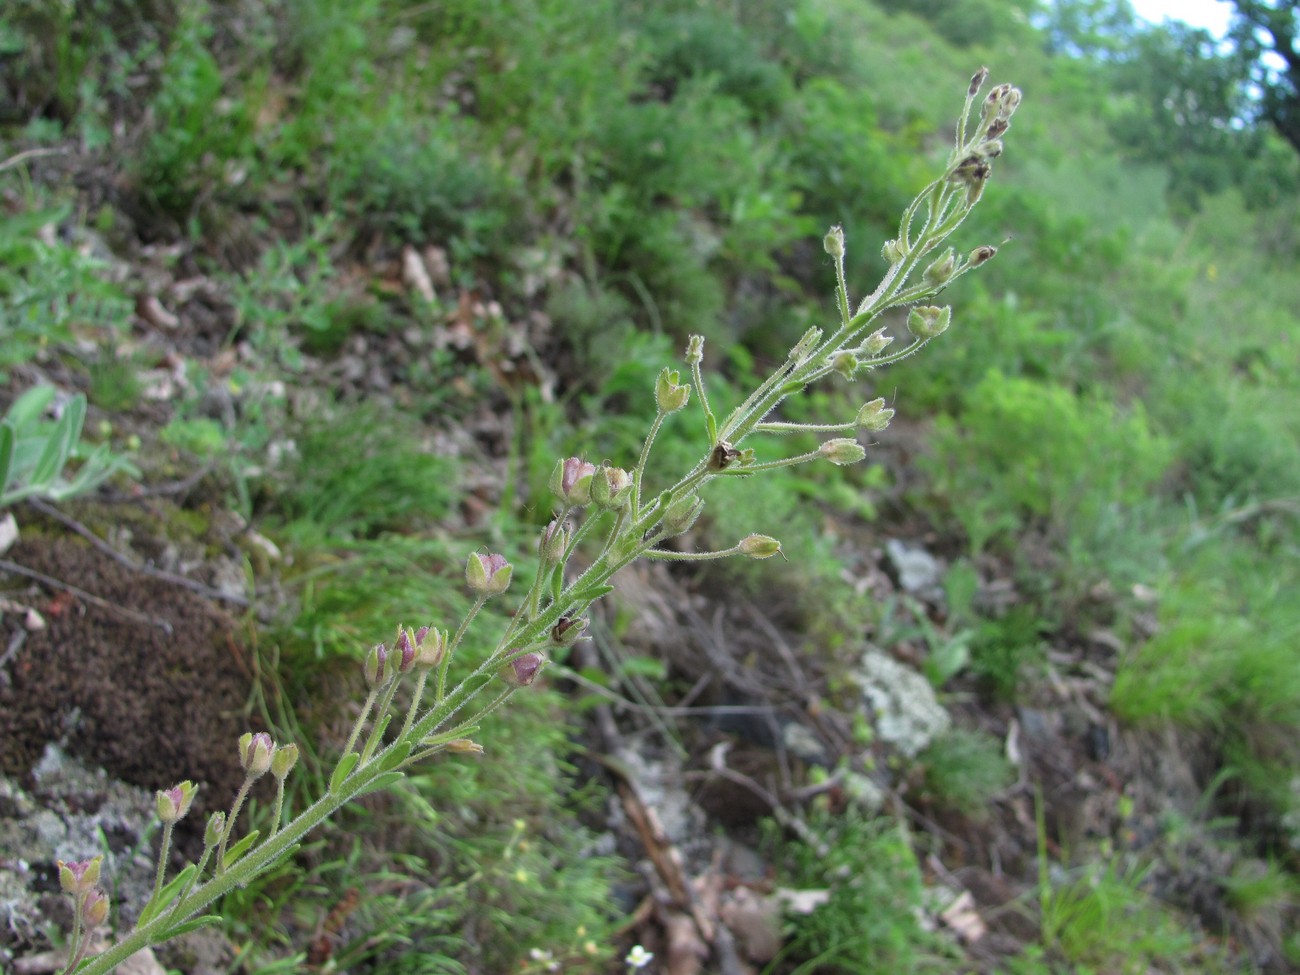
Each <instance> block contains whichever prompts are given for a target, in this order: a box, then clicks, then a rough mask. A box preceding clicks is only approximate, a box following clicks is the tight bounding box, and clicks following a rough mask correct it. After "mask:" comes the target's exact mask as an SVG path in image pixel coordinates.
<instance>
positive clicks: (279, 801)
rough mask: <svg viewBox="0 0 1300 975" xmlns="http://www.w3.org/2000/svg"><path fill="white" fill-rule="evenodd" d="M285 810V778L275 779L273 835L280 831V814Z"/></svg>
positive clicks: (272, 818) (277, 777)
mask: <svg viewBox="0 0 1300 975" xmlns="http://www.w3.org/2000/svg"><path fill="white" fill-rule="evenodd" d="M283 812H284V779H282V778H280V777H279V776H276V779H275V809H274V810H273V811H272V813H271V835H272V836H274V835H275V834H276V833H278V832H279V831H280V815H281V813H283Z"/></svg>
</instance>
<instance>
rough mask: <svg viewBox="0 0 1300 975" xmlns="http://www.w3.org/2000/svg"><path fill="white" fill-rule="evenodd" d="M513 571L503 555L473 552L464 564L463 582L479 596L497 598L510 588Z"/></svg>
mask: <svg viewBox="0 0 1300 975" xmlns="http://www.w3.org/2000/svg"><path fill="white" fill-rule="evenodd" d="M513 571H514V570H513V569H512V568H511V565H510V563H509V562H507V561H506V557H505V556H504V555H496V554H492V555H483V554H482V553H480V552H475V553H474V554H472V555H471V556H470V557H469V561H467V562H466V563H465V582H466V583H467V584H468V585H469V588H470V590H471V591H473V592H475V593H477V594H478V595H480V596H499V595H501V593H503V592H505V591H506V589H507V588H508V587H509V586H510V573H511V572H513Z"/></svg>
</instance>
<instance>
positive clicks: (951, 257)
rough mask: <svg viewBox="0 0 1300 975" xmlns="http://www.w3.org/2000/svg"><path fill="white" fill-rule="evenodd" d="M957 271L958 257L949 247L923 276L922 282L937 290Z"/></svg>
mask: <svg viewBox="0 0 1300 975" xmlns="http://www.w3.org/2000/svg"><path fill="white" fill-rule="evenodd" d="M956 270H957V257H956V255H955V254H954V253H953V249H952V248H951V247H949V248H948V249H947V250H946V251H944V254H943V256H942V257H940V258H939V259H938V260H936V261H935V262H934V263H933V264H931V265H930V266H929V267H927V268H926V269H925V273H924V274H922V275H921V278H922V280H924V281H925V283H926V284H928V285H930V287H932V288H937V287H938V286H939V285H941V284H943V283H945V282H946V281H947V280H948V279H949V278H951V277H952V275H953V272H954V271H956Z"/></svg>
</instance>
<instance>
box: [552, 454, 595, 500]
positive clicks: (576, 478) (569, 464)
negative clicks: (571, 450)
mask: <svg viewBox="0 0 1300 975" xmlns="http://www.w3.org/2000/svg"><path fill="white" fill-rule="evenodd" d="M595 473H596V465H595V464H592V463H590V462H589V461H585V460H583V459H582V458H581V457H566V458H565V459H564V460H561V461H558V462H557V463H556V465H555V470H553V471H552V472H551V493H552V494H554V495H555V496H556V497H557V498H559V499H560V500H561V501H563V502H564V503H565V504H568V505H573V506H574V507H575V508H581V507H582V506H583V505H585V504H587V503H588V502H589V501H590V500H591V479H592V477H593V476H594V475H595Z"/></svg>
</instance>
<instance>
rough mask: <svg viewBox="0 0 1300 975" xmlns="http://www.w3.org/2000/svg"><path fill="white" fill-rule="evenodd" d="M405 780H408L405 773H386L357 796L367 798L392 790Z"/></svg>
mask: <svg viewBox="0 0 1300 975" xmlns="http://www.w3.org/2000/svg"><path fill="white" fill-rule="evenodd" d="M404 778H406V773H405V772H384V773H383V774H381V775H379V776H377V777H376V778H375V780H374V781H373V782H371V783H370V784H369V785H368V786H366V787H365V788H364V789H362V790H361V791H360V792H358V793H357V795H358V796H365V795H369V794H370V793H372V792H382V791H383V790H384V789H391V788H392V787H393V786H395V785H396V784H397V783H398V782H400V781H401V780H402V779H404Z"/></svg>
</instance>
